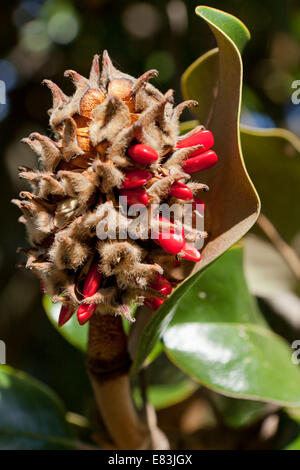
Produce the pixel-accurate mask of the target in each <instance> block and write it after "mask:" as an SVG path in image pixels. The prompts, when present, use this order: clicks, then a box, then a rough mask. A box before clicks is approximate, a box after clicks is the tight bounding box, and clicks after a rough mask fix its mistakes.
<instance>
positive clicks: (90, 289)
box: [83, 263, 102, 298]
mask: <svg viewBox="0 0 300 470" xmlns="http://www.w3.org/2000/svg"><path fill="white" fill-rule="evenodd" d="M101 279H102V276H101V274H100V273H99V271H98V269H97V264H96V263H94V264H93V265H92V266H91V268H90V270H89V272H88V274H87V276H86V279H85V282H84V286H83V296H84V298H86V297H91V296H92V295H94V294H96V292H97V290H98V289H99V287H100V284H101Z"/></svg>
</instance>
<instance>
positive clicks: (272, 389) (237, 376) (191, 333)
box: [163, 248, 300, 406]
mask: <svg viewBox="0 0 300 470" xmlns="http://www.w3.org/2000/svg"><path fill="white" fill-rule="evenodd" d="M241 261H242V259H241V250H240V249H236V248H235V249H232V250H230V251H229V252H227V253H226V254H225V255H223V256H222V258H221V259H219V260H218V261H217V262H216V263H214V264H213V265H211V266H210V267H208V268H207V269H206V271H205V272H204V273H203V275H202V278H201V279H200V281H199V283H195V284H194V285H193V286H192V287H191V289H190V290H189V292H186V293H185V294H184V295H183V296H182V299H181V301H179V302H178V303H177V305H176V306H174V308H173V318H172V321H171V322H170V324H169V326H168V327H167V329H166V331H165V333H164V334H163V342H164V344H165V350H166V352H167V354H168V356H169V358H170V359H171V360H172V361H173V362H174V363H175V364H176V365H177V366H178V367H180V368H181V369H182V370H183V371H184V372H185V373H187V374H189V375H191V377H193V378H194V379H197V380H198V381H199V382H200V383H202V384H204V385H206V386H207V387H208V388H211V389H213V390H215V391H217V392H219V393H223V394H224V395H228V396H232V397H237V398H248V399H252V400H257V401H266V402H272V403H278V404H290V405H291V406H297V405H298V404H299V403H300V371H299V368H298V367H296V366H295V365H293V363H292V361H291V350H290V349H289V347H288V345H286V343H285V342H284V341H283V340H282V339H281V338H280V337H279V336H277V335H276V334H275V333H273V332H271V331H270V330H269V329H268V327H267V325H266V324H265V322H264V319H263V318H262V316H261V314H260V312H259V311H258V309H257V306H256V304H255V302H254V300H253V298H252V297H251V295H250V293H249V291H248V289H247V286H246V283H245V280H244V278H243V272H242V263H241ZM287 384H288V385H287Z"/></svg>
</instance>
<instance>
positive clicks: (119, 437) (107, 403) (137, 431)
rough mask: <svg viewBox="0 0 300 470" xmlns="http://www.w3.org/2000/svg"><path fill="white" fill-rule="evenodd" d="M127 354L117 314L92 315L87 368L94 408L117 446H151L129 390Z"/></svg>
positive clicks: (147, 431) (146, 430)
mask: <svg viewBox="0 0 300 470" xmlns="http://www.w3.org/2000/svg"><path fill="white" fill-rule="evenodd" d="M129 366H130V358H129V355H128V351H127V337H126V335H125V333H124V330H123V325H122V319H121V317H120V316H118V317H115V316H113V315H100V314H96V315H94V316H93V317H92V318H91V320H90V323H89V338H88V350H87V370H88V374H89V377H90V381H91V384H92V388H93V391H94V394H95V398H96V402H97V405H98V409H99V411H100V413H101V415H102V418H103V420H104V423H105V425H106V427H107V430H108V431H109V433H110V436H111V437H112V439H113V441H114V443H115V445H116V447H117V448H118V449H149V448H151V447H152V443H151V433H150V431H149V429H148V426H147V425H146V423H144V421H143V420H142V419H141V418H140V417H139V415H138V413H137V410H136V408H135V406H134V403H133V401H132V396H131V390H130V382H129V375H128V370H129Z"/></svg>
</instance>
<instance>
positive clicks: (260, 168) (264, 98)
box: [0, 0, 300, 448]
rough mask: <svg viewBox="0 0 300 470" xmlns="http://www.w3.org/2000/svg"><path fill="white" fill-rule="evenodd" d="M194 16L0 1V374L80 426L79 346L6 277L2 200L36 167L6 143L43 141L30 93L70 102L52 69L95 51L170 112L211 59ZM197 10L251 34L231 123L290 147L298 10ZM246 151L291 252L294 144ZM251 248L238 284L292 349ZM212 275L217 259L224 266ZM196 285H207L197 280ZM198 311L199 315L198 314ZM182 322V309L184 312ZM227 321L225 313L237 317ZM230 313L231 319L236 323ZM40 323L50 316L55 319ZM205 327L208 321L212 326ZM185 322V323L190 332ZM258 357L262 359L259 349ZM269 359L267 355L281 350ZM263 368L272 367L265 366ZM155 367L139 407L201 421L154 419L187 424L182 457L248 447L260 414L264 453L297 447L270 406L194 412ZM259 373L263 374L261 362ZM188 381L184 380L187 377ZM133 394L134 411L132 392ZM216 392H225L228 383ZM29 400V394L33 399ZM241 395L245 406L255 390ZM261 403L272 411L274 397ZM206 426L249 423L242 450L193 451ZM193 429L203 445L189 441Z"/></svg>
mask: <svg viewBox="0 0 300 470" xmlns="http://www.w3.org/2000/svg"><path fill="white" fill-rule="evenodd" d="M198 3H199V2H197V1H190V0H189V1H188V0H185V1H182V0H169V1H161V0H160V1H158V0H156V1H151V2H150V1H149V2H146V1H143V2H141V1H111V0H84V1H80V2H79V1H78V2H76V1H73V2H72V1H67V0H46V1H43V0H30V1H29V0H28V1H19V2H2V4H1V7H0V8H1V15H0V31H1V41H0V51H1V59H0V79H2V80H4V81H5V82H6V84H7V91H8V96H7V98H8V99H7V104H6V105H2V104H1V105H0V128H1V130H0V140H1V172H0V179H1V181H0V186H1V195H2V206H1V207H2V211H3V212H2V229H1V233H0V237H1V248H0V282H1V289H0V298H1V315H0V339H1V340H4V341H5V342H6V344H7V362H8V363H9V364H10V365H11V366H13V367H16V368H17V369H21V370H23V371H26V372H28V373H29V374H30V375H32V376H34V377H36V378H37V379H39V380H41V381H42V382H44V383H46V384H47V385H49V386H51V388H52V389H53V390H55V392H56V393H57V394H58V395H59V396H60V397H61V398H62V399H63V401H64V403H65V405H66V408H67V409H68V410H70V411H71V412H73V413H77V414H79V415H83V416H88V417H90V416H92V409H93V400H92V395H91V390H90V386H89V384H88V380H87V378H86V374H85V370H84V357H83V354H82V340H81V339H80V338H79V339H78V343H77V344H75V346H79V348H74V347H73V346H72V345H70V344H69V343H68V342H66V341H65V340H64V339H63V338H62V337H61V336H60V335H58V334H57V332H56V331H55V329H54V328H53V326H52V325H51V324H50V322H49V321H48V319H47V317H46V315H45V314H44V311H43V307H42V303H41V296H40V292H39V285H38V282H37V281H36V280H35V279H34V278H33V276H31V275H30V274H28V273H26V272H24V271H20V270H19V271H17V270H15V264H16V263H18V262H19V258H18V256H17V255H16V253H15V249H16V247H17V246H21V245H23V243H24V241H23V239H24V233H23V227H22V226H21V225H20V224H18V223H17V217H18V215H19V214H18V213H17V210H16V209H14V208H13V206H11V205H10V204H9V201H10V199H11V198H12V197H14V196H15V195H16V193H17V192H18V190H19V189H20V182H19V181H18V178H17V171H16V169H17V165H18V164H20V163H22V164H24V165H28V166H33V165H34V161H35V157H34V156H33V155H32V153H31V152H30V151H29V150H28V149H27V148H26V147H25V146H23V145H22V144H20V143H19V141H20V139H21V138H22V137H24V136H26V135H28V134H29V133H30V132H32V131H40V132H42V133H45V132H46V131H47V114H46V110H47V109H48V108H49V106H50V96H49V92H48V90H47V89H45V88H44V87H42V86H41V84H40V83H41V80H42V79H43V78H50V79H52V80H54V81H56V82H57V83H58V84H59V85H60V86H61V87H62V88H63V89H64V90H66V92H71V90H72V88H71V85H70V84H69V83H68V81H67V80H65V79H64V78H63V72H64V70H65V69H68V68H72V69H75V70H78V71H79V72H81V73H82V74H85V73H86V72H87V71H88V69H89V65H90V62H91V58H92V56H93V54H94V53H95V52H100V53H101V51H102V50H103V49H104V48H106V49H108V51H109V53H110V55H111V57H112V58H113V60H114V61H115V63H116V64H117V65H118V66H119V67H120V68H121V69H122V70H124V71H127V72H128V73H130V74H132V75H139V74H140V73H142V72H143V71H144V70H145V69H147V68H157V69H158V70H159V71H160V75H159V77H158V79H157V80H156V85H157V86H159V87H160V88H161V89H162V91H166V90H167V89H168V88H174V89H175V91H176V93H175V97H176V101H180V99H181V93H180V77H181V75H182V73H183V72H184V71H185V69H186V68H187V67H188V66H189V65H190V64H191V63H192V62H193V61H195V60H196V59H197V58H198V57H199V56H200V55H201V54H203V53H205V52H206V51H207V50H209V49H211V48H213V47H215V40H214V37H213V35H212V34H211V32H210V31H209V29H208V28H207V25H205V23H204V22H202V21H200V20H199V18H198V17H197V16H196V15H195V14H194V9H195V7H196V6H197V4H198ZM205 3H206V5H209V6H212V7H215V8H220V9H222V10H225V11H228V12H230V13H232V14H233V15H236V16H237V17H239V18H240V19H241V20H242V21H243V22H244V23H245V24H246V25H247V26H248V28H249V29H250V31H251V34H252V40H251V41H250V42H249V43H248V44H247V46H246V48H245V50H244V54H243V61H244V90H243V110H242V111H243V112H242V123H243V124H246V125H251V126H257V127H261V128H270V127H283V128H285V129H289V130H291V131H293V132H294V133H296V134H298V135H299V136H300V105H299V106H295V105H292V103H291V93H292V91H291V84H292V82H293V80H296V79H300V45H299V41H300V6H299V4H298V2H297V1H296V0H295V1H285V0H278V1H276V2H274V1H271V0H261V1H258V0H231V1H229V0H223V1H222V2H221V1H206V2H205ZM145 18H147V20H145ZM183 118H184V119H185V120H189V119H191V118H193V116H191V115H190V114H189V113H188V112H186V114H185V115H184V116H183ZM262 133H268V131H262ZM256 139H257V140H256V141H255V142H254V141H253V139H252V140H251V139H250V140H251V141H249V133H248V134H247V132H245V133H244V134H243V135H242V144H243V145H244V147H245V148H247V149H250V150H251V152H250V151H249V155H250V157H251V158H250V157H249V156H248V159H247V155H248V153H247V152H245V150H244V155H245V159H246V163H247V166H248V168H249V171H250V174H251V177H252V178H253V180H254V182H255V184H256V185H257V187H258V190H259V192H260V194H261V197H262V202H263V211H264V212H265V213H266V215H268V217H270V218H271V220H272V222H273V223H274V224H276V228H277V229H278V230H279V232H280V234H281V236H282V237H283V239H285V241H286V242H287V243H289V244H291V245H292V246H293V249H295V250H296V251H297V250H299V253H300V243H299V230H300V218H299V217H300V215H299V189H298V188H299V177H298V174H299V161H298V160H299V152H300V147H297V146H298V145H299V144H298V141H294V140H293V139H294V138H293V137H291V136H290V135H284V136H283V137H282V135H277V136H275V137H274V136H273V135H272V136H271V137H270V138H269V139H268V140H264V141H263V142H262V140H260V137H259V136H257V137H256ZM285 154H286V158H287V160H282V159H281V155H285ZM295 155H296V157H298V160H295V159H291V161H290V160H288V158H289V156H291V157H293V156H294V157H295ZM263 157H264V158H263ZM257 235H260V236H261V232H259V228H258V229H257V230H256V231H253V233H252V234H251V235H250V236H249V237H248V239H247V240H246V261H247V264H246V268H247V269H246V274H247V278H248V282H249V286H250V288H251V291H252V292H253V293H255V294H257V295H258V297H259V298H258V302H259V305H260V307H261V310H262V311H263V313H264V314H265V318H266V319H267V321H268V324H269V325H271V327H272V328H273V329H274V330H275V331H276V332H277V333H279V334H280V335H282V336H283V337H285V338H286V339H287V340H288V341H289V342H291V341H293V340H294V339H297V338H298V337H299V332H300V319H299V318H300V317H299V315H300V313H299V311H300V307H299V298H298V297H297V292H299V282H297V280H296V279H295V276H294V275H293V273H291V271H290V269H289V268H288V267H287V265H286V263H285V262H284V261H283V259H282V257H281V256H279V255H278V251H277V250H276V249H274V247H272V246H271V245H270V244H269V243H268V245H266V243H267V242H266V240H263V239H262V238H260V239H258V238H257ZM270 250H271V251H270ZM225 256H231V255H230V254H229V255H225ZM224 259H225V258H224ZM225 262H226V259H225V261H223V263H225ZM228 269H230V268H228ZM240 269H241V268H240ZM232 274H234V272H233V273H232ZM210 275H212V274H210V272H209V271H208V272H207V274H206V276H207V277H208V279H209V276H210ZM239 276H240V275H238V277H239ZM213 279H214V278H213ZM207 282H208V285H209V280H208V281H207ZM210 282H213V280H211V281H210ZM204 285H205V279H204ZM197 292H198V291H197ZM198 293H200V294H201V292H198ZM211 295H213V293H212V294H211ZM194 297H195V296H194ZM247 302H248V300H247ZM197 305H198V308H200V307H199V304H197ZM247 305H248V304H247ZM48 306H49V305H48ZM235 307H236V308H237V306H235ZM177 309H178V316H177V320H176V321H175V323H174V324H171V328H170V331H169V333H168V332H167V334H166V338H165V344H166V347H167V351H166V352H167V354H168V355H169V356H170V357H171V358H173V359H174V358H175V362H176V354H178V352H176V351H177V350H176V345H175V346H174V341H172V328H175V329H176V328H177V332H178V328H179V327H180V325H178V324H177V323H178V322H179V323H180V305H179V306H178V307H177ZM50 310H51V309H50ZM50 310H49V309H48V311H50ZM192 310H193V308H192V307H191V312H192ZM250 310H251V311H252V310H253V312H254V313H253V316H255V315H256V313H255V312H256V306H251V309H250ZM232 311H234V309H233V310H232ZM232 311H231V312H232ZM236 311H237V312H238V308H237V310H236ZM297 312H298V315H297ZM200 313H201V312H200ZM240 313H241V312H240V311H239V312H238V314H240ZM205 314H207V313H206V310H205ZM49 315H50V313H49ZM53 315H54V316H55V313H53ZM211 315H212V316H213V315H214V312H211ZM215 315H216V316H217V314H216V313H215ZM192 316H193V315H192ZM192 316H191V318H189V322H191V323H192V322H193V318H192ZM259 317H260V313H259ZM178 318H179V320H178ZM204 320H205V318H204ZM215 320H216V323H217V322H219V321H220V319H218V318H217V317H216V318H215ZM242 320H243V318H242ZM256 320H257V319H256ZM234 321H237V322H238V323H240V322H241V318H239V319H238V320H237V319H236V318H235V319H233V322H234ZM263 321H265V320H263ZM260 322H261V320H260V319H259V323H260ZM212 325H213V323H212ZM75 327H76V326H75ZM81 334H83V335H84V334H85V331H84V330H82V331H81ZM226 334H228V335H229V336H228V337H227V341H229V342H230V341H231V340H230V334H231V333H230V331H228V332H226ZM212 335H213V332H212ZM212 340H213V336H212ZM257 341H261V339H260V338H253V344H255V342H257ZM270 341H271V340H270ZM274 341H275V340H274ZM276 341H278V340H277V339H276ZM264 344H265V347H266V349H268V345H267V342H266V341H265V342H264ZM278 348H279V349H280V346H278ZM276 350H277V349H276ZM270 354H271V353H270ZM271 355H272V354H271ZM274 359H275V358H274V357H273V363H274V362H275V361H274ZM159 360H160V361H164V364H167V366H166V367H165V368H164V370H166V371H167V372H166V375H165V376H164V377H159V376H158V375H157V369H159V367H157V366H156V368H157V369H156V371H155V364H156V361H155V362H153V364H152V366H151V367H152V368H153V369H154V370H153V371H152V372H151V371H150V382H151V383H152V382H153V384H152V385H153V386H152V388H151V394H152V401H153V402H154V403H155V404H156V406H157V407H158V408H164V407H165V406H166V405H169V406H171V405H172V406H173V407H174V406H176V405H175V404H176V403H178V402H180V401H181V400H182V399H183V398H185V399H186V400H187V401H188V406H190V408H191V409H193V407H198V416H200V418H199V419H198V421H199V422H198V423H196V424H195V422H193V420H192V419H191V417H189V415H186V414H185V415H180V412H179V411H178V407H177V408H176V409H174V408H169V411H170V410H172V411H171V412H170V413H169V415H168V408H166V409H165V410H162V411H161V415H160V419H161V421H162V423H163V425H165V426H167V428H170V429H173V428H176V426H177V427H178V426H179V425H178V422H181V421H182V420H184V419H185V420H186V421H185V424H184V425H182V426H183V428H184V430H185V436H186V437H185V439H186V441H185V445H187V446H189V447H193V446H194V448H199V446H200V447H201V445H203V446H204V447H206V448H207V447H209V446H210V445H211V446H213V445H214V446H217V447H218V446H219V447H220V446H223V445H224V446H225V447H226V446H227V447H229V448H237V447H239V446H240V447H242V448H245V447H247V446H250V447H251V445H253V446H257V445H258V444H257V442H256V440H257V435H258V434H259V432H262V430H261V428H259V427H257V428H256V427H255V426H258V425H257V424H255V423H256V422H257V420H258V419H259V417H260V416H262V415H263V414H264V413H265V412H268V413H269V414H270V416H271V417H272V416H273V417H274V416H275V415H276V416H277V420H278V423H277V428H276V429H278V432H277V433H276V435H273V436H272V439H271V440H269V441H268V442H267V446H271V447H275V448H281V447H282V446H285V445H288V443H289V442H290V441H292V437H293V436H296V435H297V432H298V431H297V426H298V425H297V424H296V423H297V420H298V417H297V413H296V412H293V420H292V419H291V418H290V413H287V412H286V411H284V412H283V411H280V413H279V414H275V413H274V409H273V408H272V406H273V405H270V404H269V405H262V404H261V403H258V402H252V403H251V404H250V405H249V402H248V401H247V400H230V399H229V398H228V399H225V398H224V397H222V396H220V395H217V394H213V393H208V394H207V391H201V390H200V391H199V392H197V393H198V395H197V397H198V398H197V400H194V401H193V396H192V393H193V392H194V390H195V382H193V381H191V380H190V379H189V378H188V377H187V376H186V375H185V374H183V373H181V372H179V371H176V373H175V372H174V369H175V368H174V367H173V366H171V365H170V363H169V362H168V361H167V359H166V357H165V356H160V359H159ZM270 361H271V362H272V357H271V356H270ZM57 364H59V367H57ZM188 364H190V361H189V359H188ZM175 370H176V369H175ZM197 370H201V364H200V365H199V364H198V365H197ZM254 372H255V371H254ZM285 372H286V374H287V378H286V381H285V382H284V381H282V383H284V384H286V383H287V382H289V381H290V382H291V380H292V379H291V377H292V376H288V374H289V370H287V371H285ZM191 373H192V375H194V372H193V371H192V372H191ZM3 374H4V373H3ZM4 375H5V374H4ZM4 375H3V377H4ZM151 377H153V378H154V379H153V380H152V379H151ZM272 377H273V379H274V377H275V379H276V380H278V382H275V384H274V383H273V390H274V389H275V388H276V387H277V388H278V386H280V380H279V379H280V377H276V376H274V375H273V376H272ZM23 379H24V378H23ZM0 380H1V376H0ZM7 380H8V379H7V378H6V377H4V378H3V379H2V381H3V383H7ZM14 380H15V381H16V382H18V384H19V381H20V380H21V379H20V378H19V377H18V378H16V379H14ZM14 380H12V379H11V382H10V383H14ZM24 380H25V379H24ZM203 380H204V379H203ZM207 380H209V378H207V377H205V380H204V381H207ZM166 383H167V384H171V385H172V390H171V391H170V390H168V392H167V393H166V389H165V386H166ZM31 385H32V384H31ZM31 385H30V386H31ZM212 385H213V387H212V388H214V389H218V386H219V385H218V384H212ZM296 385H297V384H294V388H293V387H291V388H290V389H289V390H288V392H290V395H289V394H288V393H287V398H286V403H288V402H289V401H293V397H295V396H296ZM28 386H29V385H28ZM134 386H135V390H136V400H137V403H139V392H138V387H137V386H136V385H134ZM226 386H227V388H228V387H229V388H230V384H227V385H226ZM44 392H45V391H44ZM248 392H249V390H248ZM248 392H247V393H244V398H247V395H248ZM28 393H29V392H28ZM32 393H33V392H32ZM35 393H42V392H41V391H40V390H38V387H37V388H36V389H35ZM45 393H46V392H45ZM253 393H254V395H255V391H253ZM293 393H294V395H293ZM46 395H47V394H46ZM46 395H45V397H44V399H43V400H41V406H42V405H43V403H44V402H45V400H46V401H47V400H52V402H51V406H52V407H55V406H56V405H54V401H55V400H56V398H53V397H52V396H51V397H50V398H49V397H48V395H47V397H46ZM275 395H276V393H275ZM189 396H190V398H188V397H189ZM166 397H167V398H166ZM277 398H278V397H277ZM189 400H190V401H189ZM273 401H275V402H276V401H278V399H276V396H275V397H273ZM279 401H280V400H279ZM281 401H284V400H281ZM207 402H209V403H210V407H209V408H207V407H206V406H205V404H206V403H207ZM49 406H50V405H49ZM57 406H60V405H57ZM266 406H267V411H266V408H265V407H266ZM270 406H271V409H270ZM187 409H188V408H187ZM199 409H200V411H199ZM212 410H213V411H214V413H213V412H212ZM176 412H177V413H178V416H179V417H178V420H179V421H178V422H177V423H175V424H174V423H172V419H173V418H171V416H170V415H171V414H172V416H173V417H174V416H175V415H176ZM55 413H56V416H57V423H56V422H55V426H56V428H55V429H58V430H59V431H58V435H60V436H61V439H62V441H60V443H59V445H62V446H68V445H70V442H69V440H68V439H69V438H70V435H69V431H68V430H66V429H65V424H64V423H60V418H61V410H60V409H59V410H58V411H56V412H55ZM212 415H217V416H218V417H219V418H220V419H219V424H220V422H222V426H228V425H229V426H230V427H231V428H235V427H238V426H240V425H243V426H244V425H245V424H249V423H253V422H254V424H251V426H252V427H249V428H246V431H245V437H244V440H243V439H242V438H241V437H240V435H239V436H238V437H237V436H236V435H235V434H234V433H233V434H230V435H229V437H228V442H227V441H226V442H225V443H224V437H223V440H222V439H221V438H220V442H218V433H217V432H216V431H215V433H214V438H213V439H214V440H213V439H212V440H211V441H209V442H204V441H203V439H209V437H210V436H209V431H208V430H209V429H210V428H211V427H212V428H213V426H214V423H215V417H213V416H212ZM220 415H221V417H220ZM182 416H184V417H182ZM270 416H269V418H270ZM74 419H75V418H74V416H73V417H72V416H71V417H70V416H69V420H71V421H72V422H74ZM78 419H79V418H78V417H77V418H76V419H75V421H76V426H77V427H79V428H80V429H86V428H85V421H84V420H83V421H82V420H80V419H79V421H78ZM174 419H175V418H174ZM180 419H181V421H180ZM253 419H254V421H253ZM274 419H275V418H274ZM271 424H272V423H271ZM260 425H261V423H260ZM172 426H173V427H172ZM269 426H270V424H269ZM203 427H204V428H205V438H204V437H203V436H202V434H201V433H202V428H203ZM207 429H208V430H207ZM33 432H34V425H33ZM83 432H85V431H81V434H82V433H83ZM46 434H47V432H46ZM48 434H49V433H48ZM50 434H51V433H50ZM220 435H221V434H220ZM187 436H188V437H187ZM207 436H208V437H207ZM223 436H224V433H223ZM226 439H227V438H226ZM48 441H49V439H44V437H43V439H41V440H40V441H39V442H40V443H41V444H40V445H41V447H42V448H44V447H43V446H46V447H45V448H47V445H48V444H47V443H48ZM50 441H51V438H50ZM0 442H1V441H0ZM45 442H46V444H45ZM203 442H204V443H203ZM212 442H213V443H212ZM253 442H254V443H253ZM2 445H4V444H3V443H2ZM57 445H58V444H57ZM289 445H290V446H291V447H292V446H293V445H294V446H297V444H289ZM29 446H30V443H29Z"/></svg>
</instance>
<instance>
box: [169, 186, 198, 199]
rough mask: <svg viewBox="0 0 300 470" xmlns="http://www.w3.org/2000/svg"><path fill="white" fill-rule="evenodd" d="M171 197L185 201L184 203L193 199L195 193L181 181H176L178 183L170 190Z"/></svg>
mask: <svg viewBox="0 0 300 470" xmlns="http://www.w3.org/2000/svg"><path fill="white" fill-rule="evenodd" d="M169 195H170V196H173V197H176V198H177V199H183V200H184V201H189V200H190V199H193V193H192V191H191V190H190V188H189V187H188V186H187V185H186V184H184V183H181V182H180V181H176V183H173V184H172V186H171V188H170V190H169Z"/></svg>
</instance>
